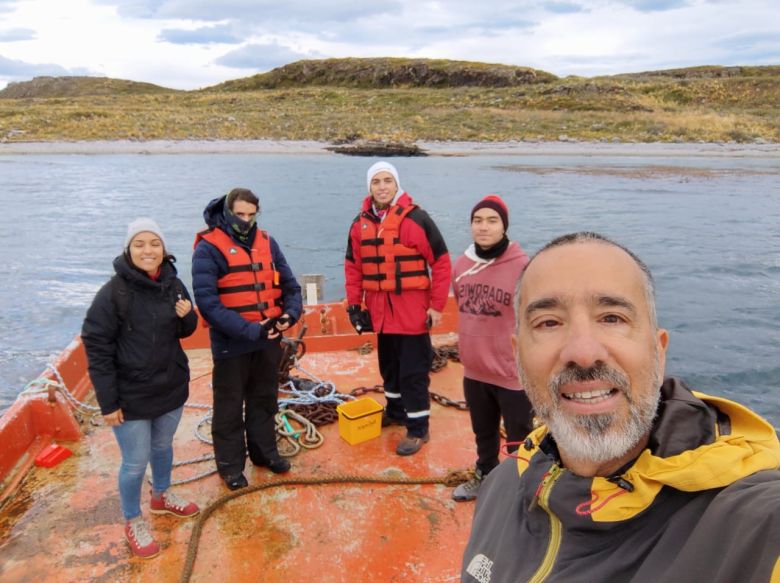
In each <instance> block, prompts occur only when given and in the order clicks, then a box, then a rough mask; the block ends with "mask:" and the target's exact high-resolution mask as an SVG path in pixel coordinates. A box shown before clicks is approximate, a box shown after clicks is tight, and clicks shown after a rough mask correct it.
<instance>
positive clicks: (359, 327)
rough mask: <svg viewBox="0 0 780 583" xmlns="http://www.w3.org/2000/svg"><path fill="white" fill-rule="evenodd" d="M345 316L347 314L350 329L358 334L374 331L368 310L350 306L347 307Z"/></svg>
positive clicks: (357, 305)
mask: <svg viewBox="0 0 780 583" xmlns="http://www.w3.org/2000/svg"><path fill="white" fill-rule="evenodd" d="M347 314H349V322H350V324H352V327H353V328H354V329H355V331H356V332H357V333H358V334H362V333H363V332H373V331H374V328H373V327H372V326H371V316H370V315H369V313H368V310H361V309H360V304H351V305H350V306H349V307H347Z"/></svg>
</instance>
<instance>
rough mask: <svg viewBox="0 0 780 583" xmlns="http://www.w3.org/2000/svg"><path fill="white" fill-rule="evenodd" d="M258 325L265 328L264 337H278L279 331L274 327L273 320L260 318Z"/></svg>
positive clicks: (269, 338)
mask: <svg viewBox="0 0 780 583" xmlns="http://www.w3.org/2000/svg"><path fill="white" fill-rule="evenodd" d="M260 326H261V327H262V328H263V329H264V330H265V337H266V338H268V340H273V339H274V338H279V331H278V330H277V329H276V328H275V327H274V322H273V320H271V318H266V319H265V320H261V321H260Z"/></svg>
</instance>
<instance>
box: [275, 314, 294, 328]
mask: <svg viewBox="0 0 780 583" xmlns="http://www.w3.org/2000/svg"><path fill="white" fill-rule="evenodd" d="M290 326H292V316H290V314H282V316H281V317H280V318H279V319H278V320H277V321H276V329H277V330H278V331H279V332H283V331H284V330H287V328H289V327H290Z"/></svg>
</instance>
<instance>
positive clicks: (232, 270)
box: [227, 263, 264, 273]
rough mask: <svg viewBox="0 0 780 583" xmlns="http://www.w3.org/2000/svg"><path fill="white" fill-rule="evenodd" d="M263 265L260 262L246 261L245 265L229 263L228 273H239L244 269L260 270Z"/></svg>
mask: <svg viewBox="0 0 780 583" xmlns="http://www.w3.org/2000/svg"><path fill="white" fill-rule="evenodd" d="M263 268H264V265H263V264H262V263H247V264H246V265H231V266H230V267H228V270H227V271H228V273H240V272H244V271H262V270H263Z"/></svg>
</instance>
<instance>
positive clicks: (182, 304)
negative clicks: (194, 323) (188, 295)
mask: <svg viewBox="0 0 780 583" xmlns="http://www.w3.org/2000/svg"><path fill="white" fill-rule="evenodd" d="M174 308H175V309H176V315H177V316H179V318H183V317H184V316H186V315H187V314H189V313H190V312H191V311H192V302H191V301H190V300H176V305H175V306H174Z"/></svg>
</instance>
